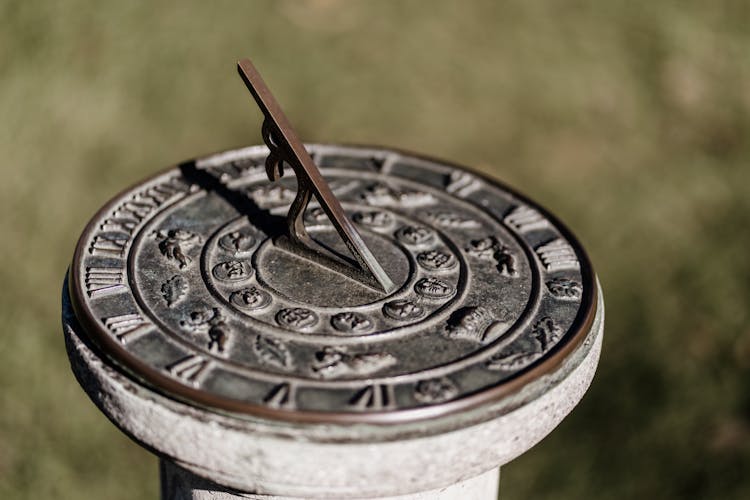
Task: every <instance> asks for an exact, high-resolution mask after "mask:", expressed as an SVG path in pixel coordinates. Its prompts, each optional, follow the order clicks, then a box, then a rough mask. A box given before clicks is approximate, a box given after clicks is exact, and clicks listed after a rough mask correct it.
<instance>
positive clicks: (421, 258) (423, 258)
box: [417, 250, 456, 271]
mask: <svg viewBox="0 0 750 500" xmlns="http://www.w3.org/2000/svg"><path fill="white" fill-rule="evenodd" d="M417 262H418V263H419V265H420V266H422V267H424V268H425V269H427V270H429V271H447V270H449V269H452V268H453V267H454V266H455V265H456V258H455V257H454V256H453V255H452V254H449V253H447V252H443V251H441V250H429V251H427V252H421V253H420V254H419V255H417Z"/></svg>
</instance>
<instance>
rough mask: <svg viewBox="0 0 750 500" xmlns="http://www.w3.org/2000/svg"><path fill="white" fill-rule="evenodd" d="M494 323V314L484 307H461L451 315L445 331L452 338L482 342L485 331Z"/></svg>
mask: <svg viewBox="0 0 750 500" xmlns="http://www.w3.org/2000/svg"><path fill="white" fill-rule="evenodd" d="M495 323H497V322H496V321H495V318H494V316H492V314H491V313H490V312H489V311H488V310H487V309H486V308H484V307H482V306H471V307H463V308H461V309H459V310H458V311H456V312H455V313H453V314H452V315H451V317H450V319H449V320H448V325H447V326H446V329H445V332H446V335H447V336H448V337H449V338H452V339H465V340H472V341H474V342H484V340H485V339H486V336H487V332H489V330H490V327H491V326H493V325H494V324H495Z"/></svg>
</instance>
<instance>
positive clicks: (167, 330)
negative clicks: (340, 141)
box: [70, 145, 596, 422]
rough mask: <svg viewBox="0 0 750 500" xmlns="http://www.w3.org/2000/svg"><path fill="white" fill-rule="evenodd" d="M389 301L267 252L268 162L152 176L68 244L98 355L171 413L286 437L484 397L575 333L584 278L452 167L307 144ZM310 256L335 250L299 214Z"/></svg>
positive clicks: (281, 209)
mask: <svg viewBox="0 0 750 500" xmlns="http://www.w3.org/2000/svg"><path fill="white" fill-rule="evenodd" d="M308 151H309V152H310V154H311V155H312V157H313V159H314V160H315V163H316V164H317V165H318V166H319V168H320V171H321V173H322V174H323V176H324V177H325V179H326V181H327V182H328V184H329V186H330V188H331V190H332V191H333V193H334V194H335V196H336V197H337V198H338V200H339V201H340V203H341V206H342V207H343V209H344V213H345V215H346V217H347V218H348V219H349V220H350V221H352V222H353V223H354V225H355V227H356V228H357V230H358V231H359V233H360V234H361V236H362V238H363V239H364V242H365V243H366V245H367V247H368V248H369V249H370V250H371V251H372V253H373V254H374V255H375V256H376V257H377V259H378V261H379V262H380V264H382V267H383V269H384V270H385V272H386V273H387V274H388V277H389V278H390V280H391V281H392V282H393V285H394V289H393V290H390V291H388V292H384V291H383V290H377V289H375V288H373V287H372V286H368V285H367V284H364V283H361V282H359V281H357V280H356V279H353V278H352V277H350V276H347V275H345V274H342V273H340V272H337V271H336V270H333V269H331V268H328V267H326V266H323V265H320V264H319V263H316V262H312V261H310V260H308V259H306V258H305V257H304V256H300V255H298V254H295V253H294V252H290V251H288V249H285V248H284V247H283V246H282V245H279V244H277V240H278V237H279V235H280V231H283V228H284V216H285V214H286V213H287V211H288V210H289V206H290V204H291V203H292V201H293V200H294V197H295V190H296V187H297V184H296V182H295V178H294V177H293V176H291V175H287V176H286V177H284V178H283V179H281V180H279V181H276V182H270V181H269V180H268V177H267V175H266V170H265V168H264V161H265V159H266V157H267V156H268V149H267V148H265V147H252V148H247V149H242V150H236V151H229V152H226V153H221V154H218V155H214V156H211V157H208V158H204V159H201V160H197V161H196V162H193V163H191V164H186V165H183V166H182V167H181V168H175V169H171V170H168V171H166V172H164V173H162V174H160V175H158V176H156V177H154V178H152V179H151V180H149V181H146V182H144V183H142V184H140V185H138V186H136V187H134V188H132V189H131V190H129V191H127V192H125V193H123V194H121V195H120V196H118V197H117V198H116V199H114V200H113V201H111V202H110V203H109V204H108V205H107V206H105V207H104V208H103V209H102V210H101V211H100V212H99V213H98V214H97V215H96V216H95V218H94V219H93V220H92V221H91V222H90V224H89V225H88V227H87V228H86V230H85V231H84V233H83V235H82V237H81V239H80V242H79V245H78V248H77V251H76V255H75V258H74V261H73V265H72V268H71V273H70V288H71V296H72V299H73V304H74V308H75V311H76V315H77V317H78V319H79V321H80V322H81V324H82V325H83V326H84V328H85V330H86V331H87V332H88V334H89V335H90V336H91V338H92V339H93V340H94V341H95V342H96V343H97V344H98V345H99V346H100V348H101V350H102V351H103V353H104V354H106V355H107V356H109V357H110V358H111V359H113V360H115V361H116V362H117V363H119V364H120V365H121V366H123V367H124V368H125V369H126V370H128V371H129V372H130V373H131V374H132V375H133V376H134V377H135V378H137V379H138V380H140V381H142V382H143V383H145V384H147V385H149V386H150V387H152V388H155V389H157V390H159V391H162V392H164V393H167V394H170V395H172V396H174V397H177V398H180V399H182V400H185V401H188V402H191V403H194V404H197V405H202V406H209V407H214V408H217V409H221V410H229V411H232V412H237V413H246V414H251V415H256V416H262V417H268V418H278V419H286V420H302V421H331V422H359V421H369V422H388V421H399V420H411V419H419V418H424V417H427V416H434V415H436V414H441V413H449V412H453V411H457V410H460V409H462V408H466V407H469V406H477V405H481V404H484V403H487V402H490V401H494V400H497V399H498V398H501V397H503V396H504V395H506V394H508V393H509V392H512V391H515V390H518V389H519V388H520V387H521V386H522V385H523V384H524V383H525V382H527V381H528V380H530V378H532V377H537V376H539V375H540V374H542V373H545V372H546V371H549V370H552V369H554V368H555V367H556V366H558V365H559V364H560V363H561V362H562V361H563V360H564V359H565V358H566V356H568V355H569V354H570V353H571V352H572V350H573V349H575V348H576V347H577V346H578V345H579V344H580V343H581V341H582V340H583V339H584V338H585V336H586V335H587V334H588V331H589V328H590V325H591V321H592V319H593V315H594V307H595V303H596V300H595V294H596V290H595V282H594V275H593V272H592V270H591V267H590V265H589V262H588V260H587V258H586V256H585V254H584V252H583V251H582V249H581V248H580V246H579V244H578V243H577V242H576V241H575V240H574V238H573V237H572V236H571V235H570V233H569V232H568V231H567V230H566V229H565V228H564V227H562V226H561V225H560V224H559V223H558V222H557V221H556V220H554V219H553V218H551V217H550V216H549V215H548V214H547V213H546V212H545V211H544V210H542V209H541V208H539V207H538V206H536V205H534V204H533V203H531V202H530V201H528V200H526V199H524V198H523V197H521V196H519V195H517V194H515V193H513V192H511V191H509V190H508V189H507V188H505V187H503V186H501V185H499V184H497V183H495V182H492V181H490V180H488V179H486V178H483V177H480V176H479V175H477V174H474V173H471V172H469V171H468V170H466V169H463V168H460V167H456V166H454V165H449V164H446V163H442V162H439V161H436V160H431V159H425V158H422V157H418V156H415V155H412V154H408V153H404V152H398V151H393V150H387V149H382V148H367V147H341V146H329V145H312V146H308ZM304 222H305V227H306V229H307V232H308V233H309V235H310V236H311V237H312V238H313V239H314V240H316V241H317V242H318V243H321V244H323V245H324V246H327V247H328V248H330V249H332V250H334V251H335V252H337V253H339V254H341V255H343V256H346V255H348V254H347V249H346V247H345V245H344V244H343V242H342V240H341V238H340V237H339V236H338V233H337V232H336V230H335V229H334V227H333V226H332V224H331V221H330V220H329V218H328V217H327V215H326V213H325V212H324V211H323V210H322V208H321V207H320V205H318V204H316V203H315V201H314V200H313V202H311V204H310V205H309V206H308V208H307V210H306V212H305V213H304Z"/></svg>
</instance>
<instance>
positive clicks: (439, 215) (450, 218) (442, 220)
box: [424, 212, 481, 229]
mask: <svg viewBox="0 0 750 500" xmlns="http://www.w3.org/2000/svg"><path fill="white" fill-rule="evenodd" d="M424 218H425V219H427V220H428V221H430V222H433V223H435V224H437V225H438V226H442V227H450V228H459V229H473V228H477V227H480V226H481V224H479V222H477V221H475V220H474V219H469V218H467V217H463V216H461V215H459V214H457V213H455V212H425V213H424Z"/></svg>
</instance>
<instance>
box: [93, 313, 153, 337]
mask: <svg viewBox="0 0 750 500" xmlns="http://www.w3.org/2000/svg"><path fill="white" fill-rule="evenodd" d="M102 321H103V322H104V326H106V327H107V329H108V330H109V331H110V332H112V333H113V334H114V335H115V337H117V340H119V341H120V342H122V343H123V344H124V343H126V342H130V341H131V340H135V339H136V338H138V337H141V336H143V334H145V333H146V331H148V328H147V327H148V326H150V325H151V324H150V323H149V322H148V321H146V320H145V319H143V316H141V315H140V314H138V313H130V314H120V315H119V316H110V317H108V318H102Z"/></svg>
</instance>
